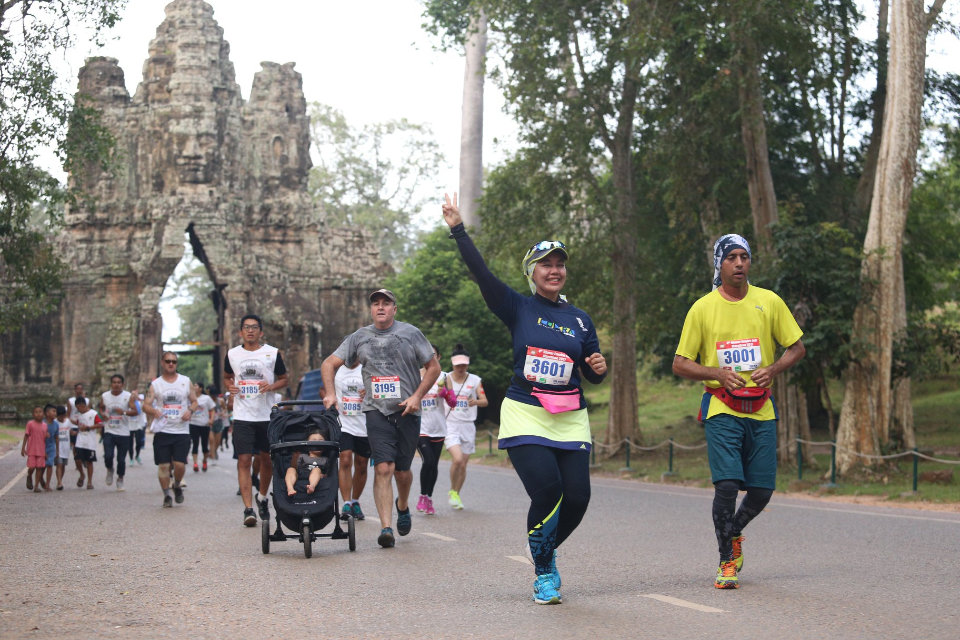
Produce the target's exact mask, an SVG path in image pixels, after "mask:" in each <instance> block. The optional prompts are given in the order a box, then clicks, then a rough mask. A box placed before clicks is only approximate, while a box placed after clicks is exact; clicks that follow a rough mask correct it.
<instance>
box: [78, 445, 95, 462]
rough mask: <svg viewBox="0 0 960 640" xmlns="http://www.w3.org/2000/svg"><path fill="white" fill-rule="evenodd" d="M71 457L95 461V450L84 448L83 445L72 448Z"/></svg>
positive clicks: (81, 460) (82, 460)
mask: <svg viewBox="0 0 960 640" xmlns="http://www.w3.org/2000/svg"><path fill="white" fill-rule="evenodd" d="M73 459H74V460H79V461H80V462H96V461H97V452H96V451H94V450H93V449H84V448H83V447H74V448H73Z"/></svg>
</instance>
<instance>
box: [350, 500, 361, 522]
mask: <svg viewBox="0 0 960 640" xmlns="http://www.w3.org/2000/svg"><path fill="white" fill-rule="evenodd" d="M352 510H353V517H354V519H355V520H363V509H361V508H360V503H359V502H354V503H353V507H352Z"/></svg>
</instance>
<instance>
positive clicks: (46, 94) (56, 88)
mask: <svg viewBox="0 0 960 640" xmlns="http://www.w3.org/2000/svg"><path fill="white" fill-rule="evenodd" d="M124 4H125V1H124V0H3V1H0V331H9V330H14V329H16V328H18V327H20V326H21V325H22V324H23V323H24V322H27V321H29V320H30V319H31V318H34V317H36V316H38V315H40V314H42V313H44V312H46V311H49V310H50V309H51V308H52V307H53V305H55V304H56V299H55V293H56V291H57V289H58V287H59V284H60V276H61V274H62V271H63V265H62V263H61V262H60V260H59V258H58V254H59V248H58V247H56V246H55V242H54V241H53V239H54V237H55V235H56V231H57V229H58V228H59V224H60V220H61V217H62V209H63V203H64V202H65V201H66V200H67V199H68V198H69V197H70V196H71V195H72V194H71V193H70V192H68V191H67V190H66V189H65V188H64V187H63V185H61V184H60V183H59V182H58V181H57V180H56V179H55V178H53V177H52V176H51V175H50V174H49V173H48V172H46V171H45V170H43V169H41V168H40V167H39V166H38V164H37V154H38V151H39V150H40V149H43V148H46V147H53V148H55V149H56V150H57V155H58V158H59V159H60V160H61V162H64V163H66V164H67V165H68V166H67V169H68V170H69V169H70V164H69V163H87V162H101V163H105V162H106V160H107V158H108V157H109V153H110V149H111V140H110V137H109V135H108V134H107V133H106V132H105V131H104V130H103V129H102V128H101V127H99V126H98V122H99V120H98V117H97V114H96V113H95V112H93V111H91V110H90V109H88V108H85V107H84V106H83V105H82V104H81V105H77V106H76V108H74V99H73V95H72V94H71V92H70V90H69V89H68V88H67V87H66V86H65V84H64V83H63V79H61V78H58V77H57V75H56V73H55V72H54V71H53V69H54V68H55V65H53V64H52V63H51V62H52V57H53V56H54V55H55V54H56V53H57V52H62V51H63V50H65V49H67V48H69V47H70V46H71V45H72V43H73V42H74V41H75V38H76V35H77V34H76V29H77V28H78V26H81V25H85V26H87V27H90V28H92V29H93V31H94V37H95V38H97V39H98V41H99V38H100V35H101V32H102V31H103V30H104V29H107V28H109V27H112V26H113V25H114V24H116V23H117V21H118V20H119V13H120V10H121V9H122V8H123V6H124ZM71 120H72V122H70V127H71V129H72V131H73V132H74V134H75V135H73V134H71V135H70V136H68V134H67V130H68V127H67V124H68V122H69V121H71Z"/></svg>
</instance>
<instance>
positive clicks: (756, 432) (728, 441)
mask: <svg viewBox="0 0 960 640" xmlns="http://www.w3.org/2000/svg"><path fill="white" fill-rule="evenodd" d="M703 426H704V429H705V430H706V437H707V457H708V459H709V460H710V479H711V481H712V482H714V483H716V482H719V481H720V480H738V481H739V482H740V488H741V489H744V488H746V487H760V488H763V489H776V488H777V421H776V420H751V419H750V418H740V417H737V416H732V415H730V414H728V413H720V414H717V415H715V416H713V417H712V418H708V419H707V420H706V422H704V425H703Z"/></svg>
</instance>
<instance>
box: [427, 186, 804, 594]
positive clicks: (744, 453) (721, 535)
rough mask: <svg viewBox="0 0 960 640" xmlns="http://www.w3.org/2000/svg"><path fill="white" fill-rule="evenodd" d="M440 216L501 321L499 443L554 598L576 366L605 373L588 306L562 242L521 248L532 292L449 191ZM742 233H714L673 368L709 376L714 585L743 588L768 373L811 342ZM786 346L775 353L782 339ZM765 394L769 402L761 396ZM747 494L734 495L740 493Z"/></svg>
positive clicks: (768, 446) (577, 390)
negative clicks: (507, 363)
mask: <svg viewBox="0 0 960 640" xmlns="http://www.w3.org/2000/svg"><path fill="white" fill-rule="evenodd" d="M444 199H445V202H444V204H443V207H442V210H443V217H444V220H445V222H446V223H447V225H448V226H449V227H450V231H451V233H450V235H451V238H453V239H454V240H455V241H456V243H457V247H458V249H459V252H460V255H461V257H462V259H463V261H464V263H465V264H466V266H467V268H468V269H469V270H470V273H471V274H472V275H473V277H474V279H475V280H476V282H477V284H478V286H479V288H480V293H481V295H482V296H483V299H484V301H485V302H486V304H487V307H488V308H489V309H490V311H492V312H493V313H494V314H495V315H496V316H497V317H498V318H499V319H500V320H501V321H502V322H503V323H504V324H505V325H506V326H507V328H508V329H509V331H510V335H511V339H512V343H513V367H512V369H513V377H512V379H511V381H510V387H509V388H508V389H507V393H506V398H505V399H504V401H503V404H502V406H501V409H500V433H499V442H498V446H499V447H500V448H501V449H506V450H507V454H508V455H509V457H510V461H511V462H512V463H513V467H514V469H515V470H516V472H517V475H518V476H519V477H520V480H521V482H522V483H523V486H524V489H525V490H526V492H527V495H528V496H529V498H530V508H529V510H528V512H527V542H528V545H529V549H530V553H531V556H532V559H533V563H534V572H535V579H534V583H533V600H534V601H535V602H537V603H538V604H558V603H560V602H561V601H562V599H561V595H560V587H561V579H560V573H559V571H558V569H557V564H556V557H557V553H556V552H557V548H558V547H559V546H560V545H561V544H562V543H563V542H564V541H565V540H566V539H567V538H568V537H569V536H570V534H571V533H572V532H573V531H574V529H576V527H577V525H578V524H579V523H580V521H581V520H582V518H583V516H584V513H585V512H586V509H587V504H588V503H589V500H590V474H589V452H590V446H591V438H590V425H589V422H588V419H587V412H586V401H585V399H584V397H583V392H582V389H581V381H582V379H586V380H587V381H589V382H591V383H594V384H596V383H599V382H601V381H602V380H603V378H604V376H605V375H606V373H607V365H606V360H605V359H604V357H603V355H602V354H601V353H600V346H599V341H598V339H597V333H596V329H595V328H594V325H593V323H592V321H591V320H590V317H589V316H588V315H587V314H586V313H585V312H584V311H582V310H580V309H578V308H576V307H575V306H573V305H572V304H570V303H569V302H568V301H567V299H566V297H565V296H564V295H562V293H561V292H562V290H563V287H564V285H565V283H566V276H567V271H566V263H567V259H568V258H569V251H568V249H567V247H566V245H564V244H563V243H562V242H559V241H552V240H543V241H540V242H537V243H536V244H534V245H533V246H532V247H530V249H529V250H528V251H527V253H526V254H525V255H524V257H523V260H522V269H523V273H524V275H525V276H526V278H527V282H528V284H529V287H530V292H531V294H532V295H531V296H524V295H521V294H519V293H517V292H516V291H514V290H512V289H511V288H510V287H509V286H507V285H506V284H504V283H503V282H502V281H500V280H499V279H498V278H497V277H496V276H494V275H493V274H492V273H491V272H490V270H489V268H488V267H487V265H486V263H485V262H484V260H483V257H482V256H481V255H480V252H479V251H478V250H477V248H476V246H475V245H474V244H473V241H472V240H471V239H470V236H469V234H468V233H467V230H466V229H465V228H464V225H463V221H462V219H461V217H460V212H459V207H458V203H457V195H456V194H454V195H453V198H452V199H451V198H450V197H449V196H445V198H444ZM751 261H752V253H751V251H750V245H749V243H748V242H747V241H746V239H745V238H743V237H742V236H739V235H736V234H727V235H724V236H722V237H721V238H720V239H718V240H717V242H716V244H715V245H714V280H713V287H714V290H713V291H712V292H711V293H709V294H707V295H705V296H703V297H702V298H700V299H699V300H697V301H696V303H695V304H694V305H693V306H692V308H691V309H690V311H689V312H688V314H687V317H686V320H685V322H684V326H683V329H682V331H681V334H680V340H679V346H678V347H677V350H676V356H675V359H674V364H673V370H674V372H675V373H676V374H677V375H679V376H681V377H684V378H687V379H691V380H696V381H700V382H703V383H704V385H705V388H704V394H703V400H702V402H701V409H702V412H701V416H702V419H703V421H704V427H705V434H706V439H707V446H708V457H709V463H710V469H711V479H712V481H713V483H714V487H715V488H714V501H713V521H714V529H715V533H716V537H717V542H718V549H719V554H720V562H719V565H718V567H717V570H716V577H715V580H714V586H715V587H717V588H718V589H731V588H738V587H739V574H740V571H741V570H742V568H743V547H742V543H743V541H744V538H743V535H742V532H743V529H744V528H745V527H746V526H747V524H748V523H749V522H750V521H751V520H752V519H753V518H754V517H756V516H757V515H758V514H759V513H760V512H761V511H762V510H763V508H764V507H765V506H766V504H767V502H768V501H769V500H770V496H771V495H772V493H773V490H774V488H775V486H776V485H775V481H776V466H777V457H776V435H777V424H776V409H775V407H774V405H773V400H772V398H771V395H770V385H771V384H772V382H773V378H774V377H775V376H776V375H777V374H779V373H781V372H783V371H785V370H787V369H788V368H790V367H791V366H793V365H794V364H796V363H797V362H798V361H799V360H800V359H801V358H802V357H803V355H804V353H805V350H804V347H803V343H802V341H801V340H800V338H801V336H802V334H803V332H802V331H801V330H800V327H799V326H798V324H797V322H796V320H795V319H794V318H793V316H792V314H791V313H790V310H789V309H788V308H787V306H786V305H785V304H784V302H783V300H781V299H780V297H779V296H777V295H776V294H775V293H773V292H772V291H769V290H766V289H762V288H760V287H756V286H754V285H751V284H750V283H749V280H748V274H749V269H750V265H751ZM778 345H779V346H780V347H783V348H784V351H783V353H782V354H781V355H780V356H779V357H777V347H778ZM768 400H769V402H768ZM740 490H745V491H746V497H745V498H744V499H743V501H742V502H741V504H740V506H739V508H737V504H736V501H737V495H738V492H739V491H740Z"/></svg>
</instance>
